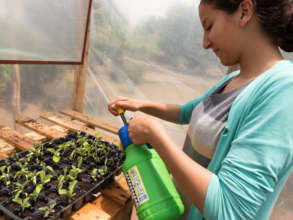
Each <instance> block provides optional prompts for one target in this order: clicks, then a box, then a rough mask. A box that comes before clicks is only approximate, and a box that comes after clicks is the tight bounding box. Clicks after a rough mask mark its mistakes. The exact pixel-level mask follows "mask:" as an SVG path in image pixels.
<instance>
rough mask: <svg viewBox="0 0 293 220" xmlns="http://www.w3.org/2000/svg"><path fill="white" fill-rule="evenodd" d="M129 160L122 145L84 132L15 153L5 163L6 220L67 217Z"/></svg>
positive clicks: (1, 209) (0, 197) (0, 200)
mask: <svg viewBox="0 0 293 220" xmlns="http://www.w3.org/2000/svg"><path fill="white" fill-rule="evenodd" d="M124 159H125V154H124V152H122V151H120V150H119V148H118V146H116V145H114V144H111V143H109V142H107V141H104V140H102V139H101V138H98V137H94V136H92V135H89V134H87V133H85V132H82V131H78V132H74V133H71V134H68V135H66V136H64V137H61V138H57V139H53V140H51V141H49V142H46V143H44V144H42V143H38V144H36V145H35V146H34V147H32V148H30V149H29V150H27V151H23V152H20V153H14V154H12V155H10V157H8V158H6V159H4V160H1V161H0V216H1V215H2V218H3V217H4V219H15V220H38V219H50V220H53V219H54V220H55V219H66V218H68V217H69V216H70V215H71V214H72V211H76V210H78V209H79V208H80V207H81V206H83V204H84V203H86V202H88V201H90V200H92V199H93V194H95V193H97V192H99V191H100V190H101V189H102V188H103V187H104V186H105V185H107V183H109V182H110V181H112V180H113V177H114V176H115V175H117V174H118V173H119V172H121V169H122V165H123V162H124ZM0 218H1V217H0Z"/></svg>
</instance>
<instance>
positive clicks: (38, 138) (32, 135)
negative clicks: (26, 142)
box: [24, 131, 48, 142]
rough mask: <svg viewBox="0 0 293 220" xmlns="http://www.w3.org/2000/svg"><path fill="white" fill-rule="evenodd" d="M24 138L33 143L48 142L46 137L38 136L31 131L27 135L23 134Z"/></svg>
mask: <svg viewBox="0 0 293 220" xmlns="http://www.w3.org/2000/svg"><path fill="white" fill-rule="evenodd" d="M24 135H25V136H27V137H29V138H30V139H32V140H33V141H34V142H44V141H46V140H48V137H46V136H43V135H40V134H38V133H37V132H34V131H31V132H29V133H25V134H24Z"/></svg>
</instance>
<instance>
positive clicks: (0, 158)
mask: <svg viewBox="0 0 293 220" xmlns="http://www.w3.org/2000/svg"><path fill="white" fill-rule="evenodd" d="M7 157H8V155H7V154H5V153H2V152H0V160H3V159H5V158H7Z"/></svg>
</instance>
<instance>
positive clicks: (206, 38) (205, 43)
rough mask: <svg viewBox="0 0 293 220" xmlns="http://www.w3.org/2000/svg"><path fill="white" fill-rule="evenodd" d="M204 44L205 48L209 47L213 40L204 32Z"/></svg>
mask: <svg viewBox="0 0 293 220" xmlns="http://www.w3.org/2000/svg"><path fill="white" fill-rule="evenodd" d="M202 46H203V48H204V49H209V48H210V47H211V41H210V40H209V38H208V36H207V34H204V36H203V41H202Z"/></svg>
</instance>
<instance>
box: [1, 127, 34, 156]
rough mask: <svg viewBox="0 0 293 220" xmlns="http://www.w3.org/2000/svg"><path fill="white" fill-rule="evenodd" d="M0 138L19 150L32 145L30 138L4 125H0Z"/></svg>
mask: <svg viewBox="0 0 293 220" xmlns="http://www.w3.org/2000/svg"><path fill="white" fill-rule="evenodd" d="M0 138H3V139H4V140H5V141H7V142H8V143H10V144H12V145H13V146H14V147H15V148H17V149H19V150H21V151H22V150H27V149H29V148H30V147H31V146H33V140H32V139H30V138H28V137H26V136H25V135H23V134H21V133H19V132H17V131H15V130H13V129H11V128H9V127H6V126H4V125H0Z"/></svg>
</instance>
